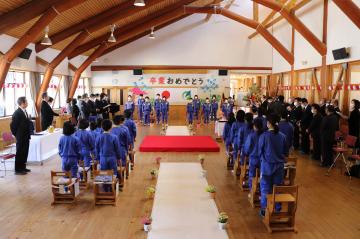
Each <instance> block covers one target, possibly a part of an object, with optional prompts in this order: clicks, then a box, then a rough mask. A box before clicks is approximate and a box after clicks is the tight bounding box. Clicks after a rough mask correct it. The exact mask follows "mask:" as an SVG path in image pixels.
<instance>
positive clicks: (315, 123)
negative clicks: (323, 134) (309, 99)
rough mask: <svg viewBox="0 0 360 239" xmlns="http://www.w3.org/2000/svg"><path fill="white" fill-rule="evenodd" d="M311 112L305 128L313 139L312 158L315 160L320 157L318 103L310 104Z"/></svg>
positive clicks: (319, 114) (320, 117) (319, 112)
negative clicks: (308, 123) (311, 115)
mask: <svg viewBox="0 0 360 239" xmlns="http://www.w3.org/2000/svg"><path fill="white" fill-rule="evenodd" d="M311 113H312V114H313V118H312V120H311V123H310V126H309V128H308V129H307V132H308V133H309V134H310V135H311V138H312V139H313V154H312V158H313V159H315V160H320V157H321V139H320V127H321V121H322V115H321V108H320V106H319V105H318V104H313V105H312V106H311Z"/></svg>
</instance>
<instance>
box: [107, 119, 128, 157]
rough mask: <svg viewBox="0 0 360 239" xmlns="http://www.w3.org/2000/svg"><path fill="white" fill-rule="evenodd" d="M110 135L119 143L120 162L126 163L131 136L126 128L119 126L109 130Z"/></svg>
mask: <svg viewBox="0 0 360 239" xmlns="http://www.w3.org/2000/svg"><path fill="white" fill-rule="evenodd" d="M111 133H112V134H113V135H115V136H116V137H118V139H119V143H120V152H121V160H122V161H123V162H124V161H125V162H126V155H127V153H128V150H129V145H130V144H131V136H130V133H129V130H128V128H127V127H126V126H124V125H120V126H118V127H114V128H112V129H111Z"/></svg>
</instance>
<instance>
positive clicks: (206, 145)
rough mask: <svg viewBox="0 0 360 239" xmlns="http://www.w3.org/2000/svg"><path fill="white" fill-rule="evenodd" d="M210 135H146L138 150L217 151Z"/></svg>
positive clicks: (217, 148) (218, 149) (217, 147)
mask: <svg viewBox="0 0 360 239" xmlns="http://www.w3.org/2000/svg"><path fill="white" fill-rule="evenodd" d="M219 151H220V147H219V145H218V144H217V143H216V142H215V141H214V140H213V139H212V138H211V137H210V136H146V137H145V138H144V140H143V141H142V143H141V145H140V152H219Z"/></svg>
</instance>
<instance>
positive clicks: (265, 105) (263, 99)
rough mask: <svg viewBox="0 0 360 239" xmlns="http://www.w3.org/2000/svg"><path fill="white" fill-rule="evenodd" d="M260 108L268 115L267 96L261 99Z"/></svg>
mask: <svg viewBox="0 0 360 239" xmlns="http://www.w3.org/2000/svg"><path fill="white" fill-rule="evenodd" d="M260 108H261V109H262V112H263V114H264V115H267V108H268V101H267V97H266V95H263V96H262V97H261V104H260Z"/></svg>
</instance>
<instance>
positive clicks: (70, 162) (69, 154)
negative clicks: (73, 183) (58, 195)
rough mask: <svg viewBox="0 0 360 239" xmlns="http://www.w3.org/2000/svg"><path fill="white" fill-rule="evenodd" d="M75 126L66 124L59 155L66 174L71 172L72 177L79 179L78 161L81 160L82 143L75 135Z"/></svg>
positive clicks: (69, 123)
mask: <svg viewBox="0 0 360 239" xmlns="http://www.w3.org/2000/svg"><path fill="white" fill-rule="evenodd" d="M74 132H75V128H74V125H73V124H72V123H71V122H69V121H68V122H65V123H64V126H63V134H64V135H63V136H62V137H61V138H60V142H59V155H60V157H61V161H62V162H61V167H62V170H63V171H64V172H68V171H71V177H73V178H77V177H78V161H79V159H81V143H80V140H79V139H78V138H76V137H75V136H74V135H73V134H74Z"/></svg>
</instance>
